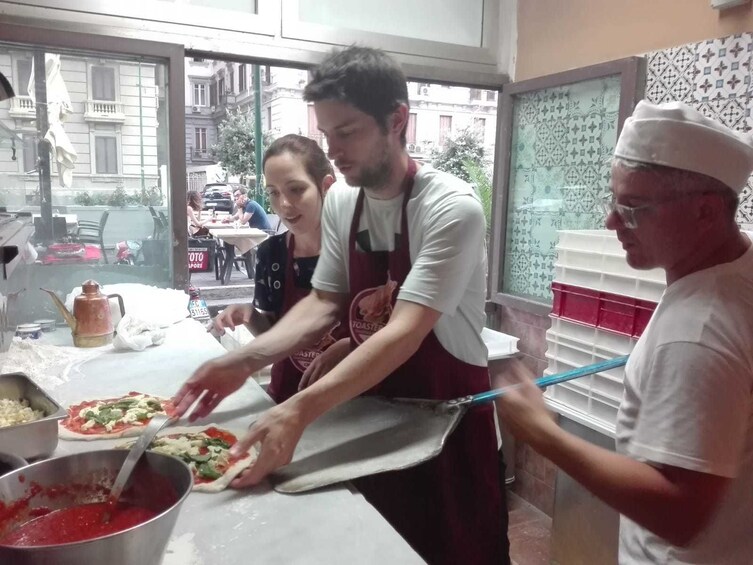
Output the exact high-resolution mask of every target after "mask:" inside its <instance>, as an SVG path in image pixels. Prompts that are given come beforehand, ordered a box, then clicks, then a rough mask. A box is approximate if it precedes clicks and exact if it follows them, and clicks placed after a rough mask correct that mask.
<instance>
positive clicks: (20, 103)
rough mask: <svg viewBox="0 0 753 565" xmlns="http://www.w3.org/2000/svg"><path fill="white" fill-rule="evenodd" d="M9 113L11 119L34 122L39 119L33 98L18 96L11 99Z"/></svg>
mask: <svg viewBox="0 0 753 565" xmlns="http://www.w3.org/2000/svg"><path fill="white" fill-rule="evenodd" d="M8 113H9V114H10V117H11V118H22V119H24V118H25V119H27V120H33V119H35V118H36V117H37V107H36V105H35V104H34V101H33V100H32V99H31V96H16V97H15V98H11V99H10V109H9V110H8Z"/></svg>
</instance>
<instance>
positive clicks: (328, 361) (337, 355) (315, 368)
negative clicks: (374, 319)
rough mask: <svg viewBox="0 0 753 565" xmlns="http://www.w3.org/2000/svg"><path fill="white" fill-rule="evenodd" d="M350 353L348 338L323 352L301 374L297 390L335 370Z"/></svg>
mask: <svg viewBox="0 0 753 565" xmlns="http://www.w3.org/2000/svg"><path fill="white" fill-rule="evenodd" d="M348 353H350V338H347V337H345V338H343V339H341V340H340V341H337V342H335V343H333V344H332V345H331V346H329V347H328V348H327V349H326V350H324V351H323V352H322V353H321V354H320V355H319V356H318V357H317V358H316V359H314V360H313V361H312V362H311V364H310V365H309V366H308V367H307V368H306V370H305V371H304V372H303V376H302V377H301V383H300V384H299V385H298V390H303V389H304V388H306V387H307V386H311V385H312V384H314V383H315V382H316V381H318V380H319V379H321V378H322V377H323V376H324V375H326V374H327V373H329V372H330V371H331V370H332V369H334V368H335V365H337V364H338V363H339V362H340V361H342V360H343V359H345V357H347V355H348Z"/></svg>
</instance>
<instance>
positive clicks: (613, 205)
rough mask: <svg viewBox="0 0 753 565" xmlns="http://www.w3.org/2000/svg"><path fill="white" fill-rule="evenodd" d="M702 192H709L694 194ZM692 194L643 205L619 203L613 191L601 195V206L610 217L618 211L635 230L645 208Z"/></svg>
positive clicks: (623, 220) (629, 226) (630, 228)
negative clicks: (639, 214) (639, 216)
mask: <svg viewBox="0 0 753 565" xmlns="http://www.w3.org/2000/svg"><path fill="white" fill-rule="evenodd" d="M700 194H708V193H707V192H698V193H695V194H694V196H697V195H700ZM689 196H691V194H677V195H675V196H672V197H670V198H665V199H664V200H660V201H658V202H652V203H651V204H644V205H642V206H625V205H624V204H617V202H616V201H615V199H614V194H612V193H611V192H607V193H606V194H604V195H602V197H601V207H602V208H603V209H604V213H605V214H606V215H607V217H609V215H610V214H612V213H613V212H616V213H617V215H618V216H619V217H620V221H622V223H623V224H624V225H625V227H626V228H628V229H629V230H634V229H635V228H637V227H638V212H643V211H644V210H651V209H653V208H658V207H659V206H661V205H662V204H666V203H668V202H673V201H675V200H680V199H682V198H688V197H689Z"/></svg>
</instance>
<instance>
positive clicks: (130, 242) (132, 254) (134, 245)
mask: <svg viewBox="0 0 753 565" xmlns="http://www.w3.org/2000/svg"><path fill="white" fill-rule="evenodd" d="M115 251H116V255H115V264H116V265H135V264H136V260H137V259H138V256H139V253H140V252H141V242H140V241H136V240H134V239H127V240H125V241H119V242H118V243H116V244H115Z"/></svg>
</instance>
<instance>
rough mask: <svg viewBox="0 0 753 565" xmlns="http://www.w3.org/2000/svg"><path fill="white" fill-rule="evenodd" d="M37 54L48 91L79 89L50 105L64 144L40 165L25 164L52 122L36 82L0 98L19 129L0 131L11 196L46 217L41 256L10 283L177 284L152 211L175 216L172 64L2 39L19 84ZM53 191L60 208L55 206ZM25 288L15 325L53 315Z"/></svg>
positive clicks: (15, 206)
mask: <svg viewBox="0 0 753 565" xmlns="http://www.w3.org/2000/svg"><path fill="white" fill-rule="evenodd" d="M32 60H35V65H34V66H35V67H38V68H39V69H40V70H41V69H46V71H45V72H43V73H42V74H45V73H48V74H47V75H46V77H45V80H43V81H38V83H37V85H36V86H37V88H44V89H45V90H46V98H47V100H48V102H52V101H55V100H56V99H58V100H65V99H66V98H68V99H70V111H67V112H64V113H63V115H62V116H61V114H60V113H58V114H54V113H48V117H49V118H50V119H51V120H53V121H54V120H57V119H60V121H59V123H58V124H57V127H56V139H57V140H58V147H57V148H56V151H53V152H45V153H46V154H45V155H39V169H40V172H32V174H25V173H28V172H30V171H34V168H35V167H36V165H37V155H36V142H35V140H36V139H40V138H43V137H45V135H46V134H47V129H43V124H42V123H38V122H37V119H36V106H35V104H34V102H33V101H32V100H31V98H30V97H28V96H26V94H25V91H26V86H24V87H22V88H18V91H19V94H20V95H19V96H16V98H12V99H10V100H5V101H2V102H0V132H10V133H12V134H13V135H8V136H6V135H4V133H0V206H4V207H5V208H6V209H7V210H8V211H9V212H10V213H13V212H24V213H27V214H28V213H30V214H32V215H34V216H35V218H37V219H38V221H37V222H36V224H37V225H36V226H35V224H34V223H32V222H30V229H29V231H30V232H32V233H30V234H29V235H30V237H31V239H30V240H29V243H30V244H31V245H32V246H34V247H35V248H36V249H37V250H38V256H37V259H36V261H33V260H32V261H29V262H28V263H24V264H19V265H18V266H17V267H15V269H14V270H13V273H12V275H11V277H10V278H9V279H8V281H9V282H8V284H12V285H17V286H14V287H13V288H10V289H9V290H10V291H13V292H15V291H17V290H20V289H23V288H25V289H38V288H39V287H45V288H53V289H54V290H56V291H57V292H58V293H59V295H60V296H65V295H66V294H68V293H70V292H72V291H73V290H75V289H76V288H77V289H78V290H77V292H80V285H81V282H82V281H85V280H86V279H94V280H96V281H98V282H99V283H100V284H102V285H109V284H114V283H120V282H124V281H126V280H127V281H129V282H143V283H145V284H149V285H153V286H158V287H167V286H170V285H171V284H172V281H173V276H172V260H171V259H172V255H171V249H172V244H171V241H170V238H169V237H168V234H167V231H166V230H165V229H163V228H162V225H163V223H162V222H160V223H159V224H157V223H156V222H155V220H154V219H153V218H154V216H153V215H152V213H151V211H152V210H153V211H154V214H155V216H157V217H159V213H160V212H161V213H162V214H163V215H164V217H165V218H166V220H167V222H165V223H164V224H166V225H167V224H169V192H170V182H169V176H168V167H167V165H168V162H169V151H170V147H169V144H168V140H167V123H168V120H167V114H168V108H167V101H168V99H167V95H168V89H169V86H170V85H169V84H168V83H167V81H166V79H167V76H168V74H167V73H166V70H167V67H166V65H165V64H164V63H160V62H158V61H155V60H149V61H147V60H145V59H139V58H138V57H136V56H130V55H129V56H121V55H111V54H108V53H104V52H101V51H98V52H86V51H74V50H66V51H65V52H64V53H55V52H50V51H48V52H47V53H45V52H44V50H43V49H42V48H39V47H36V46H33V45H24V44H7V43H0V65H5V67H6V68H5V70H3V73H4V74H11V75H12V76H13V78H12V80H13V83H14V86H16V84H15V83H16V81H21V80H23V81H28V76H29V74H28V73H29V71H30V66H31V65H30V61H32ZM22 61H23V62H22ZM17 75H18V76H17ZM20 75H23V76H20ZM178 87H179V88H180V85H178ZM190 96H192V93H191V91H190V90H189V97H190ZM11 141H13V143H14V145H15V147H16V150H17V154H16V155H17V160H16V161H13V160H12V158H11V149H12V146H11ZM58 159H59V161H58ZM40 176H41V179H40ZM182 198H184V197H181V199H182ZM48 202H49V203H51V207H52V213H53V214H57V217H55V216H48V214H49V213H50V209H49V208H48V207H47V206H46V205H43V203H44V204H46V203H48ZM150 206H151V210H150ZM43 214H44V215H43ZM60 220H63V223H64V225H65V228H64V230H62V231H61V230H60V229H59V228H60ZM2 223H3V219H2V218H0V224H2ZM100 224H101V225H102V229H100V227H99V226H100ZM168 229H169V225H168ZM33 230H36V231H33ZM0 231H2V225H0ZM100 236H101V237H100ZM122 242H130V245H131V247H130V248H127V249H126V252H127V253H125V254H124V253H123V252H122V250H121V251H119V249H118V244H119V243H122ZM62 244H67V245H70V244H74V247H75V250H74V251H75V252H71V253H69V254H68V255H66V251H65V250H64V249H66V248H63V247H61V245H62ZM77 246H78V247H77ZM68 249H70V248H68ZM3 294H5V292H3ZM15 300H16V303H15V305H14V314H13V316H14V319H13V320H9V322H10V323H11V325H15V324H17V323H20V322H25V321H29V320H35V319H38V318H48V317H50V314H51V310H50V304H49V302H48V301H47V300H46V297H44V299H43V298H42V295H41V294H40V293H39V292H38V291H34V292H32V291H29V290H27V291H26V292H23V293H20V294H19V295H18V298H17V299H15ZM16 316H17V317H18V318H17V319H16Z"/></svg>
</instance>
